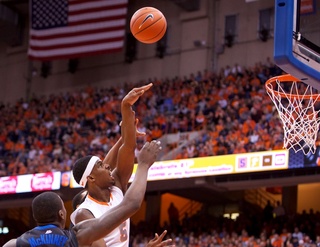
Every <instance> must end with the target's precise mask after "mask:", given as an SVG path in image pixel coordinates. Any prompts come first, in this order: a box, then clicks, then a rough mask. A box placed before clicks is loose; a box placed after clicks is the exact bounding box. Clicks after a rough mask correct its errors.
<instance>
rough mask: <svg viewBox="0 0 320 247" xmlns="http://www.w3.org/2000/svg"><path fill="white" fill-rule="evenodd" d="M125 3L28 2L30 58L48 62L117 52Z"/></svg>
mask: <svg viewBox="0 0 320 247" xmlns="http://www.w3.org/2000/svg"><path fill="white" fill-rule="evenodd" d="M127 4H128V0H31V1H30V10H31V15H30V18H31V20H30V22H31V23H30V34H29V36H30V38H29V50H28V56H29V58H30V59H34V60H41V61H49V60H55V59H70V58H77V57H82V56H90V55H95V54H102V53H106V52H117V51H120V50H122V48H123V45H124V39H125V27H126V18H127Z"/></svg>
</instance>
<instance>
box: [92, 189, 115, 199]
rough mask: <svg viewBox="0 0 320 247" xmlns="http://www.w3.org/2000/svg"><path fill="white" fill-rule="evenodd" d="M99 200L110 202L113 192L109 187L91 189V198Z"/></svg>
mask: <svg viewBox="0 0 320 247" xmlns="http://www.w3.org/2000/svg"><path fill="white" fill-rule="evenodd" d="M90 197H91V199H94V200H95V201H98V202H110V198H111V192H110V190H109V189H97V190H93V191H89V198H90Z"/></svg>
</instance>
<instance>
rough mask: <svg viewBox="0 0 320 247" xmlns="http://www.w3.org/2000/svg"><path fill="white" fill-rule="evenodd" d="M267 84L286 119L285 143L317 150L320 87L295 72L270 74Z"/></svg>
mask: <svg viewBox="0 0 320 247" xmlns="http://www.w3.org/2000/svg"><path fill="white" fill-rule="evenodd" d="M265 87H266V90H267V93H268V95H269V96H270V98H271V100H272V101H273V103H274V105H275V107H276V108H277V111H278V113H279V117H280V119H281V121H282V123H283V131H284V143H283V147H284V148H286V149H293V150H294V151H295V152H298V151H300V150H302V151H303V153H304V154H305V155H306V154H308V153H310V152H311V153H313V154H314V152H315V151H316V140H317V135H318V130H319V124H320V116H319V112H320V105H319V104H318V105H317V104H316V103H317V102H320V94H319V93H318V91H317V90H316V89H314V88H313V87H311V86H309V85H307V84H305V83H303V82H301V81H299V79H297V78H295V77H293V76H291V75H282V76H276V77H273V78H270V79H269V80H268V81H267V82H266V85H265Z"/></svg>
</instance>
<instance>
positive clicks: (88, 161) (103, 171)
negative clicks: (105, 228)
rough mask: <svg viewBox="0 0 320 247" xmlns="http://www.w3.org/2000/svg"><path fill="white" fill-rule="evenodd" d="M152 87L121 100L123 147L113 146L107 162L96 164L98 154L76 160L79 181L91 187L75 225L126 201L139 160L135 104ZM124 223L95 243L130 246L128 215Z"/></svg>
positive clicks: (74, 174)
mask: <svg viewBox="0 0 320 247" xmlns="http://www.w3.org/2000/svg"><path fill="white" fill-rule="evenodd" d="M151 86H152V83H150V84H148V85H145V86H142V87H139V88H134V89H132V90H131V91H130V92H129V93H128V94H127V95H126V96H125V97H124V98H123V100H122V102H121V114H122V122H121V136H122V144H121V146H120V148H119V149H117V148H113V149H112V151H111V152H112V155H111V154H110V152H109V153H108V154H107V156H106V157H105V159H104V160H103V162H98V164H97V163H96V162H97V161H98V160H99V158H98V157H97V156H85V157H83V158H80V159H79V160H77V161H76V162H75V164H74V167H73V176H74V178H75V180H76V182H77V183H78V184H80V185H81V186H82V187H84V188H85V189H87V191H88V195H87V197H86V199H85V200H84V202H83V203H82V204H81V205H80V206H79V207H78V208H77V209H76V210H75V211H74V212H73V213H72V214H71V217H70V218H71V222H72V223H73V224H76V223H79V222H81V221H83V220H87V219H92V218H99V217H101V216H102V215H103V213H105V212H106V211H108V210H110V209H111V208H113V207H115V206H117V205H118V204H119V203H120V202H121V201H122V199H123V195H124V194H125V192H126V190H127V187H128V181H129V179H130V177H131V174H132V170H133V165H134V160H135V153H134V151H135V148H136V131H137V130H136V123H137V122H136V119H135V112H134V111H133V110H132V105H133V104H134V103H135V102H136V101H137V100H138V99H139V97H140V96H142V95H143V94H144V92H145V91H147V90H149V89H150V87H151ZM115 154H116V155H115ZM110 157H111V158H110ZM115 157H116V159H115ZM112 163H116V167H115V168H114V169H112V168H113V167H112ZM96 164H97V165H96ZM121 223H122V224H121V225H120V226H119V227H118V228H116V229H114V230H113V231H112V232H111V233H110V234H108V236H105V237H104V238H103V239H101V240H99V241H98V242H97V243H94V244H93V246H108V247H127V246H129V227H130V220H129V218H128V219H126V220H125V221H123V222H121Z"/></svg>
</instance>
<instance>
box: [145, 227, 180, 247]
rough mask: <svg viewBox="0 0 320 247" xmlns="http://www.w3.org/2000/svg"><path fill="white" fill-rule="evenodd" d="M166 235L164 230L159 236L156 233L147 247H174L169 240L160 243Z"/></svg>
mask: <svg viewBox="0 0 320 247" xmlns="http://www.w3.org/2000/svg"><path fill="white" fill-rule="evenodd" d="M166 234H167V231H166V230H164V231H163V233H161V235H160V236H159V235H158V233H156V234H155V237H154V238H153V239H151V240H150V241H149V242H148V244H147V247H162V246H175V245H174V244H172V239H171V238H169V239H166V240H164V241H162V239H163V238H164V236H165V235H166Z"/></svg>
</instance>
